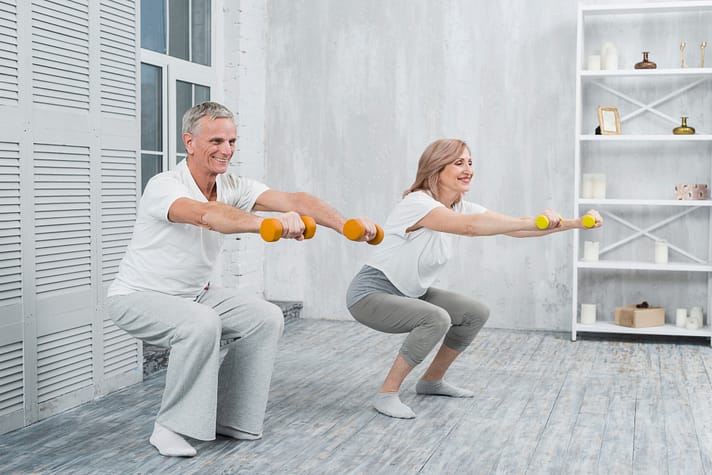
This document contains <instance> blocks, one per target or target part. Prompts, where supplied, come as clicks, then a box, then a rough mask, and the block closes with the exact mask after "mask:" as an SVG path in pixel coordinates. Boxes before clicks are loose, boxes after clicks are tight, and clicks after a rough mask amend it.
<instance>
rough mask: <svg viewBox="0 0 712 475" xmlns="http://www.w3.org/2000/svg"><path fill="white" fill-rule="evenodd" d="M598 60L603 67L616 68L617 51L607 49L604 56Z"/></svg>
mask: <svg viewBox="0 0 712 475" xmlns="http://www.w3.org/2000/svg"><path fill="white" fill-rule="evenodd" d="M600 62H601V65H602V66H603V68H604V69H608V70H615V69H618V53H617V52H616V51H612V50H608V51H606V57H605V58H603V59H601V60H600Z"/></svg>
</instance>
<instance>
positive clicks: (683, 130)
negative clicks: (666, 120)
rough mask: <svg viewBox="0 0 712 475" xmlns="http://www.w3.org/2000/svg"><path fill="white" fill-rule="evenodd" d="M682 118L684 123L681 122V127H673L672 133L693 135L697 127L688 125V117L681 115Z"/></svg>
mask: <svg viewBox="0 0 712 475" xmlns="http://www.w3.org/2000/svg"><path fill="white" fill-rule="evenodd" d="M681 119H682V124H680V127H675V128H674V129H672V133H673V134H675V135H692V134H694V133H695V129H694V128H693V127H689V126H688V125H687V117H681Z"/></svg>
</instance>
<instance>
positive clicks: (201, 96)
mask: <svg viewBox="0 0 712 475" xmlns="http://www.w3.org/2000/svg"><path fill="white" fill-rule="evenodd" d="M209 100H210V88H209V87H207V86H201V85H199V84H196V85H195V103H196V104H200V103H201V102H207V101H209Z"/></svg>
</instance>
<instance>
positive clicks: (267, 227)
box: [260, 216, 316, 242]
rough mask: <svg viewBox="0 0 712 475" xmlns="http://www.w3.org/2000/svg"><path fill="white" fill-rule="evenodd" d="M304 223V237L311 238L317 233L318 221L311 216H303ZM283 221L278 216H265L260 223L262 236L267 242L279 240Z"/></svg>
mask: <svg viewBox="0 0 712 475" xmlns="http://www.w3.org/2000/svg"><path fill="white" fill-rule="evenodd" d="M301 218H302V222H303V223H304V239H311V238H313V237H314V234H316V221H314V218H312V217H311V216H301ZM282 230H283V229H282V223H281V222H280V221H279V220H278V219H277V218H265V219H263V220H262V223H261V224H260V236H262V239H264V240H265V241H267V242H275V241H279V239H280V238H281V237H282Z"/></svg>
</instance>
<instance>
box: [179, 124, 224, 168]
mask: <svg viewBox="0 0 712 475" xmlns="http://www.w3.org/2000/svg"><path fill="white" fill-rule="evenodd" d="M236 141H237V127H236V126H235V121H233V120H232V119H228V118H218V119H211V118H210V117H201V118H200V120H198V126H197V127H196V129H195V132H194V133H193V134H183V142H184V143H185V149H186V151H187V152H188V155H189V156H190V161H191V163H192V164H193V166H196V167H198V168H199V169H200V170H201V171H203V172H206V173H208V174H210V175H219V174H221V173H225V172H226V171H227V169H228V166H229V165H230V159H232V155H233V154H234V153H235V142H236Z"/></svg>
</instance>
